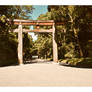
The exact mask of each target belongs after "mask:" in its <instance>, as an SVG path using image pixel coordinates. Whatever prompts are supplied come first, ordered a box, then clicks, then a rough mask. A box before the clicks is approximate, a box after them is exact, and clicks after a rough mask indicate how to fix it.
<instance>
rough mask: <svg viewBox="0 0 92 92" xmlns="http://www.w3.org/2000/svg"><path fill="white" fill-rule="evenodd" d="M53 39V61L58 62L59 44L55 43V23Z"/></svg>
mask: <svg viewBox="0 0 92 92" xmlns="http://www.w3.org/2000/svg"><path fill="white" fill-rule="evenodd" d="M52 37H53V60H54V62H56V63H57V62H58V48H57V43H56V41H55V24H54V23H53V32H52Z"/></svg>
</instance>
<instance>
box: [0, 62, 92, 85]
mask: <svg viewBox="0 0 92 92" xmlns="http://www.w3.org/2000/svg"><path fill="white" fill-rule="evenodd" d="M0 86H92V69H84V68H73V67H65V66H60V65H58V64H55V63H52V62H50V63H48V62H47V63H34V64H26V65H21V66H9V67H1V68H0Z"/></svg>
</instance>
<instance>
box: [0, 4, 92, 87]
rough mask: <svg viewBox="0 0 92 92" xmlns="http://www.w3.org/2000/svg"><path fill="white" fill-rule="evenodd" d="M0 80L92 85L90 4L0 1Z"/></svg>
mask: <svg viewBox="0 0 92 92" xmlns="http://www.w3.org/2000/svg"><path fill="white" fill-rule="evenodd" d="M0 86H1V87H2V86H17V87H18V86H30V87H33V86H41V87H43V86H46V87H47V86H48V87H53V86H60V87H62V86H92V6H88V5H86V6H83V5H0Z"/></svg>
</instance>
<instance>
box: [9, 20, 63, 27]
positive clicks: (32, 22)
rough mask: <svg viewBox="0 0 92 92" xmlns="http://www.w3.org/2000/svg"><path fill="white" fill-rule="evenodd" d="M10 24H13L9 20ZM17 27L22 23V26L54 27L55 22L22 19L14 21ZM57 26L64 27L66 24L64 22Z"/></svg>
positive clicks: (58, 23)
mask: <svg viewBox="0 0 92 92" xmlns="http://www.w3.org/2000/svg"><path fill="white" fill-rule="evenodd" d="M9 22H11V21H10V20H9ZM13 22H14V24H15V25H19V24H20V23H21V24H22V25H39V26H41V25H42V26H44V25H46V26H52V25H53V24H54V23H55V22H54V20H22V19H14V20H13ZM55 24H57V25H62V24H64V23H63V22H56V23H55Z"/></svg>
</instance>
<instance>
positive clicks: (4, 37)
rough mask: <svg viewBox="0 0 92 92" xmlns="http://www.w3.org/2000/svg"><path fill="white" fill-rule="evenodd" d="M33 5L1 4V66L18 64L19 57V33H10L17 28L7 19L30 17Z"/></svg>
mask: <svg viewBox="0 0 92 92" xmlns="http://www.w3.org/2000/svg"><path fill="white" fill-rule="evenodd" d="M31 13H32V6H0V66H5V65H11V64H16V63H17V62H18V57H17V45H18V41H17V34H16V33H12V32H11V33H10V32H9V30H11V29H15V28H16V27H17V26H14V25H13V23H12V24H11V25H10V24H9V22H8V21H7V19H10V20H13V19H29V17H30V14H31Z"/></svg>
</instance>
